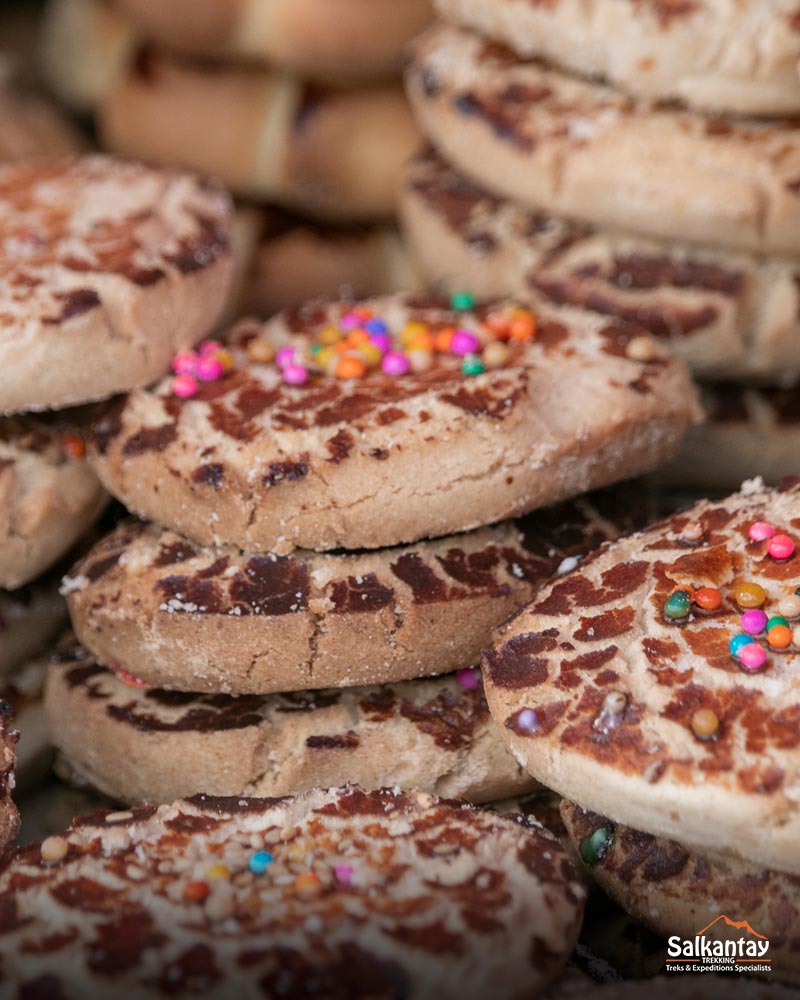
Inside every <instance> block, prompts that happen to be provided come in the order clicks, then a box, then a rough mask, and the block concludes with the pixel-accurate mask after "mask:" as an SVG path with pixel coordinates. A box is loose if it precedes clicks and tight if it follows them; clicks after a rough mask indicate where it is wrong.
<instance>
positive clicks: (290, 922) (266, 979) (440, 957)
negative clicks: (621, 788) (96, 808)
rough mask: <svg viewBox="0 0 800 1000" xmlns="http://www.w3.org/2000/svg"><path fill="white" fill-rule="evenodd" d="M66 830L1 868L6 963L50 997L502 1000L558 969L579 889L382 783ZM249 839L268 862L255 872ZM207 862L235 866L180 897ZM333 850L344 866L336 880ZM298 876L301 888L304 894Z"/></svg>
mask: <svg viewBox="0 0 800 1000" xmlns="http://www.w3.org/2000/svg"><path fill="white" fill-rule="evenodd" d="M61 842H62V843H64V845H65V848H66V849H65V851H64V855H63V857H61V858H60V859H57V860H54V861H51V862H49V863H46V862H44V861H43V860H42V856H41V849H40V846H39V845H38V844H34V845H31V846H30V847H28V848H24V849H20V850H17V851H16V852H15V853H14V854H13V856H12V857H11V859H10V860H9V861H8V862H7V863H6V865H5V868H4V870H3V872H2V875H0V885H2V888H3V891H4V898H5V899H6V901H7V902H6V904H5V906H4V912H3V920H2V923H1V924H0V934H2V936H3V938H4V942H5V943H6V944H8V945H9V946H11V945H12V944H13V946H14V950H13V952H12V953H9V957H8V960H7V962H6V963H4V975H5V976H6V977H7V979H9V980H14V981H16V982H17V983H19V984H21V985H20V989H21V990H22V991H23V995H26V994H25V993H24V991H25V990H26V989H28V990H29V991H30V990H32V989H33V986H34V984H36V985H38V986H39V987H41V985H42V984H43V983H47V984H49V988H50V995H60V994H58V993H55V994H54V992H53V991H54V990H56V989H58V990H60V991H61V992H63V993H64V994H65V995H71V993H72V992H73V991H74V990H75V989H77V988H81V987H82V988H92V989H93V990H100V991H101V992H102V991H105V993H104V995H105V994H106V993H108V992H110V991H111V989H114V990H119V989H125V988H128V989H131V990H135V991H136V992H137V995H142V996H151V995H152V996H160V995H165V994H168V995H174V994H175V992H176V991H179V992H183V991H198V990H202V992H203V993H204V995H207V996H210V997H212V998H217V997H222V996H225V995H230V992H229V991H230V989H231V988H239V989H244V988H249V989H251V990H252V989H256V988H260V989H261V990H262V991H264V992H266V993H268V994H269V995H273V994H274V993H275V992H276V991H277V992H288V993H289V994H290V995H292V996H294V995H300V991H305V989H307V987H308V983H309V981H310V980H311V979H316V981H317V982H318V983H320V984H321V985H322V986H323V987H324V995H331V996H333V995H335V996H348V997H349V996H364V997H365V996H366V995H367V994H366V992H365V990H368V992H369V995H370V996H372V995H381V996H401V995H402V996H404V995H406V994H410V993H412V992H413V993H414V994H415V995H419V996H423V997H428V996H431V997H433V996H443V997H447V998H450V997H456V996H465V997H470V998H471V997H473V996H475V997H478V996H480V995H481V991H482V990H484V991H485V990H486V989H488V988H489V984H490V983H491V986H492V990H493V994H494V995H497V996H499V997H507V996H508V997H510V996H513V995H515V994H516V992H518V991H519V989H520V987H521V985H522V984H524V985H525V986H526V987H527V988H531V987H533V988H538V989H541V988H543V987H544V986H545V984H546V983H547V982H548V981H549V980H551V979H552V978H554V977H555V976H556V975H557V973H558V971H559V970H560V968H561V967H562V966H563V964H564V963H565V962H566V959H567V957H568V955H569V951H570V950H571V948H572V945H573V943H574V940H575V937H576V936H577V930H578V924H579V921H580V916H581V912H582V908H583V901H584V896H585V893H584V891H583V889H582V888H581V887H580V886H579V885H578V884H577V883H576V882H575V881H574V873H573V869H572V867H571V865H570V863H569V862H568V860H567V858H566V856H565V855H564V854H563V852H562V851H561V849H560V848H559V846H558V845H557V843H556V842H555V841H553V840H552V839H551V838H549V837H548V836H547V835H546V834H544V833H542V832H540V831H534V830H523V829H521V828H520V827H519V826H517V825H516V824H514V823H511V822H509V821H506V820H503V819H500V818H498V817H496V816H492V815H491V814H489V813H481V812H477V811H474V810H470V809H469V808H467V807H463V806H459V805H458V804H450V803H447V802H443V801H440V800H436V799H433V798H431V797H430V796H424V795H419V794H405V793H398V792H392V791H385V790H384V791H378V792H372V793H366V792H363V791H361V790H359V789H357V788H345V789H340V790H338V791H330V792H326V791H315V792H312V793H308V794H305V795H302V796H298V797H296V798H286V799H248V798H235V799H231V798H228V799H225V798H214V797H209V796H195V797H194V798H192V799H188V800H184V801H178V802H176V803H175V804H174V805H172V806H164V807H161V808H159V809H154V808H150V807H148V808H145V809H135V810H132V811H130V812H129V813H126V814H119V815H115V814H108V813H98V814H96V815H94V816H92V817H90V818H88V819H87V820H84V821H78V822H76V823H75V824H73V826H72V827H70V829H69V830H67V831H66V832H65V834H64V837H63V839H62V841H61ZM311 844H313V845H314V852H313V858H314V860H313V863H312V862H309V861H308V860H307V858H306V852H307V851H308V849H309V845H311ZM259 848H260V849H262V850H269V851H270V853H271V854H272V855H273V857H274V861H273V862H272V864H271V865H270V868H269V872H268V874H266V875H263V876H253V875H251V874H249V873H248V871H247V866H248V860H249V858H250V857H251V856H252V854H253V852H254V851H255V850H256V849H259ZM209 863H217V864H224V865H226V866H227V867H228V869H229V870H230V871H231V873H232V875H233V878H232V880H231V881H228V880H225V879H216V880H210V881H209V882H206V883H205V884H206V885H207V887H208V893H207V895H206V897H205V899H200V900H199V901H198V902H189V901H187V900H186V899H184V898H183V893H184V887H185V886H186V885H187V884H189V885H193V884H194V883H195V882H196V881H197V880H198V879H202V878H203V875H204V873H205V869H206V868H207V867H208V865H209ZM309 864H312V865H313V867H312V868H311V872H309ZM342 864H347V865H348V867H349V869H350V872H351V873H352V874H351V876H350V877H347V878H345V877H344V876H339V875H337V870H338V869H337V865H342ZM445 873H446V875H447V877H445V878H443V877H442V876H443V875H445ZM298 876H303V877H304V878H306V880H308V879H312V880H313V882H312V888H311V889H310V890H306V891H303V890H300V889H298V887H297V885H298V884H297V882H296V880H297V878H298ZM231 920H233V921H234V924H235V929H236V931H235V934H232V933H230V921H231ZM523 925H524V926H525V933H524V934H522V935H520V934H519V928H520V926H523ZM494 956H500V957H499V958H497V959H496V958H495V957H494ZM287 988H288V989H287ZM226 991H228V992H227V993H226Z"/></svg>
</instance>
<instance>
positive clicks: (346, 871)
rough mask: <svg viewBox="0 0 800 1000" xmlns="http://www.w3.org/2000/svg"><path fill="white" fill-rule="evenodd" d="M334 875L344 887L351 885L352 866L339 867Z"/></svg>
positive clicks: (334, 871)
mask: <svg viewBox="0 0 800 1000" xmlns="http://www.w3.org/2000/svg"><path fill="white" fill-rule="evenodd" d="M333 873H334V875H335V876H336V881H337V882H341V884H342V885H350V882H351V881H352V879H353V867H352V865H337V866H336V867H335V868H334V870H333Z"/></svg>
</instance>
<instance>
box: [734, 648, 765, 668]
mask: <svg viewBox="0 0 800 1000" xmlns="http://www.w3.org/2000/svg"><path fill="white" fill-rule="evenodd" d="M766 661H767V654H766V653H765V652H764V650H763V648H762V647H761V646H759V644H758V643H757V642H751V643H749V644H748V645H747V646H745V647H744V649H742V651H741V652H740V653H739V662H740V663H741V665H742V666H743V667H744V669H745V670H750V671H752V672H753V673H754V672H755V671H756V670H760V669H761V668H762V667H763V666H764V664H765V663H766Z"/></svg>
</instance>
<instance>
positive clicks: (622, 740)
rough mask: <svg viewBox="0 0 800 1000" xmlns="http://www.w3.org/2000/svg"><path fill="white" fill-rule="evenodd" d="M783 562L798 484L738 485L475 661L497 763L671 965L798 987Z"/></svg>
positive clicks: (605, 555) (789, 560) (535, 612)
mask: <svg viewBox="0 0 800 1000" xmlns="http://www.w3.org/2000/svg"><path fill="white" fill-rule="evenodd" d="M799 548H800V480H798V478H797V477H795V478H794V479H792V480H786V481H785V482H784V483H783V484H782V486H781V487H780V488H779V489H775V490H769V489H766V488H765V487H764V485H763V482H762V481H760V480H752V481H750V482H748V483H746V484H745V486H744V487H743V488H742V491H741V492H740V493H737V494H735V495H733V496H731V497H729V498H728V499H726V500H723V501H721V502H719V503H711V502H708V501H702V502H700V503H698V504H696V505H695V506H694V507H692V508H689V509H687V510H686V511H683V512H681V513H680V514H677V515H674V516H673V517H671V518H669V519H667V520H666V521H664V522H662V523H661V524H658V525H656V526H653V527H651V528H649V529H646V530H645V531H643V532H640V533H638V534H635V535H632V536H630V537H628V538H627V539H624V540H619V541H617V542H615V543H612V544H610V545H609V546H607V547H606V548H605V549H604V550H602V551H601V552H600V553H598V554H597V556H596V558H594V559H591V560H588V561H584V563H583V564H582V566H580V567H578V568H577V569H576V570H575V571H574V572H572V573H570V574H569V575H568V576H566V577H564V578H563V579H561V580H558V581H556V582H553V583H551V584H550V585H548V586H547V587H545V588H543V589H542V590H541V591H540V592H539V593H538V594H537V596H536V597H535V598H534V601H533V602H532V603H531V605H530V606H529V607H528V608H527V609H526V610H525V611H524V612H523V613H522V614H521V615H519V616H518V617H517V618H516V619H514V620H513V621H511V622H509V623H508V624H506V625H505V626H504V627H503V628H502V629H500V630H499V631H498V633H497V635H496V641H495V644H494V648H493V649H492V650H490V651H489V652H488V653H487V654H486V655H485V657H484V679H485V685H486V693H487V697H488V700H489V705H490V708H491V711H492V714H493V717H494V718H495V720H496V721H497V722H498V723H499V724H500V727H501V731H502V733H503V736H504V737H505V739H506V741H507V743H508V745H509V747H510V748H511V749H512V750H513V752H514V754H515V756H516V758H517V759H518V760H521V761H524V762H525V765H526V767H527V768H528V770H529V771H530V772H531V774H532V775H533V776H534V777H536V778H538V779H539V780H540V781H543V782H545V783H546V784H547V785H548V786H549V787H551V788H553V789H555V790H556V791H557V792H559V793H560V794H561V795H563V796H564V797H565V801H564V803H563V804H562V817H563V819H564V821H565V824H566V826H567V829H568V831H569V834H570V837H571V838H572V840H573V843H574V846H575V848H576V850H577V851H578V852H579V854H580V857H581V859H582V861H583V863H584V864H585V866H586V868H587V870H588V872H589V873H590V874H591V875H592V876H593V877H594V878H595V879H596V880H597V882H598V883H599V884H600V885H601V886H602V887H603V888H604V889H605V890H606V891H607V892H608V893H609V894H610V895H611V896H612V897H613V898H615V899H616V900H617V901H619V902H620V903H621V904H622V906H623V907H625V908H626V909H627V910H628V911H629V912H630V913H631V914H633V915H634V916H635V917H636V918H637V919H638V920H641V921H642V922H643V923H644V924H646V925H648V926H649V927H651V928H653V929H654V930H656V931H657V932H658V933H660V934H662V935H663V936H664V937H668V938H669V939H670V941H669V943H670V950H669V952H668V955H669V956H670V957H668V958H667V963H668V965H669V963H670V961H671V960H672V961H673V964H674V965H676V966H677V965H678V964H679V963H684V964H685V963H687V962H691V961H692V959H694V960H695V961H696V962H697V963H698V964H707V963H708V962H709V961H713V959H709V958H708V957H707V956H714V955H716V956H717V957H718V958H719V961H718V963H717V967H718V968H721V967H723V966H725V965H726V964H727V965H735V966H736V968H737V970H738V971H743V970H749V971H752V972H761V973H765V972H769V971H771V972H772V973H773V974H774V975H776V976H778V977H779V978H782V979H786V980H790V981H794V982H797V981H798V980H800V936H798V927H800V852H798V848H797V844H798V833H799V832H800V812H799V810H798V802H799V801H800V686H799V685H798V668H800V586H798V585H799V584H800V551H799ZM698 941H699V942H704V944H703V947H704V948H706V946H707V950H700V944H697V945H696V948H695V950H694V951H692V950H691V949H692V947H693V944H694V943H695V942H698ZM675 942H677V945H676V944H675ZM687 945H688V950H687ZM676 948H677V950H675V949H676ZM712 949H718V950H712Z"/></svg>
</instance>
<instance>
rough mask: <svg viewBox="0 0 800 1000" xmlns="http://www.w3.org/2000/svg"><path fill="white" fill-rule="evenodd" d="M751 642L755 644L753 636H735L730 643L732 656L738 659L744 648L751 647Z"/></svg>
mask: <svg viewBox="0 0 800 1000" xmlns="http://www.w3.org/2000/svg"><path fill="white" fill-rule="evenodd" d="M751 642H755V639H754V638H753V637H752V636H751V635H745V634H744V632H741V633H740V634H739V635H735V636H734V637H733V638H732V639H731V641H730V642H729V643H728V649H729V650H730V651H731V656H735V657H737V659H738V657H739V654H740V653H741V651H742V650H743V649H744V647H745V646H749V645H750V643H751Z"/></svg>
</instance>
